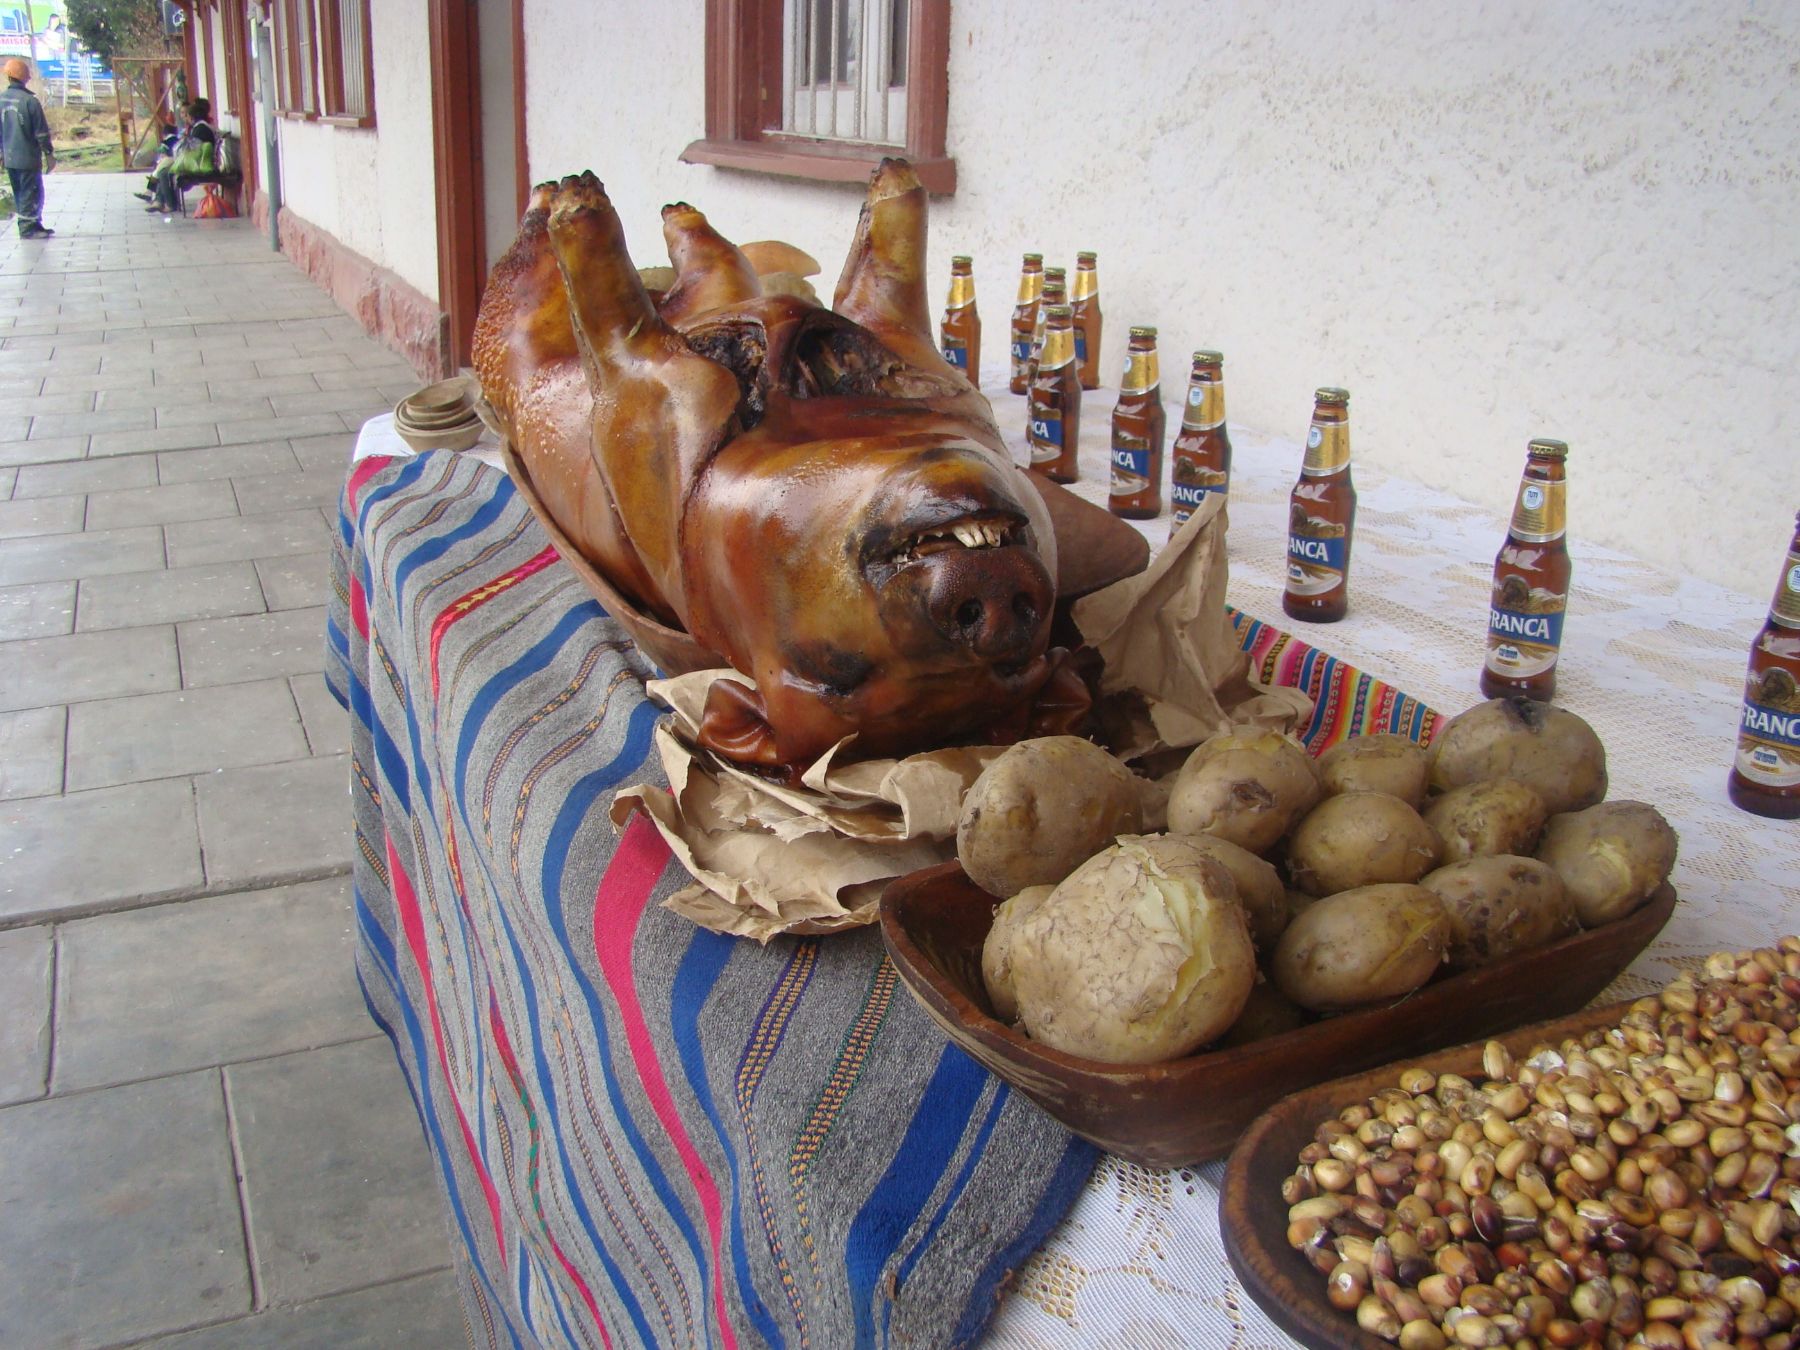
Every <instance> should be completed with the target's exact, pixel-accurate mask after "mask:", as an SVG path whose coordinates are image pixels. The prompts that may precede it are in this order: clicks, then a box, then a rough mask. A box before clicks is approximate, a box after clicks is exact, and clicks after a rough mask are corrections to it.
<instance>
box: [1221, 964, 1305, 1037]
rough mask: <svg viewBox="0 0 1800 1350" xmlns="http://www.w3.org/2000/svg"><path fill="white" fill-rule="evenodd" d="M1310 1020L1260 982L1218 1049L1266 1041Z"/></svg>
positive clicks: (1273, 990)
mask: <svg viewBox="0 0 1800 1350" xmlns="http://www.w3.org/2000/svg"><path fill="white" fill-rule="evenodd" d="M1310 1020H1311V1019H1310V1018H1309V1017H1308V1016H1307V1013H1306V1009H1304V1008H1302V1007H1300V1006H1299V1005H1297V1004H1295V1003H1293V1002H1292V1001H1291V1000H1289V999H1288V998H1287V997H1286V996H1285V995H1284V994H1282V992H1281V991H1280V990H1279V989H1277V988H1276V987H1275V986H1274V985H1272V984H1270V983H1269V982H1268V981H1266V980H1258V981H1257V982H1256V986H1255V987H1254V988H1253V989H1251V991H1250V998H1249V1000H1248V1001H1247V1002H1246V1003H1245V1004H1244V1011H1243V1012H1241V1013H1239V1014H1238V1020H1237V1021H1235V1022H1233V1023H1232V1024H1231V1030H1230V1031H1227V1032H1226V1033H1225V1034H1224V1035H1223V1036H1221V1037H1220V1038H1219V1048H1220V1049H1224V1048H1225V1047H1226V1046H1229V1045H1249V1044H1250V1043H1251V1042H1252V1041H1263V1040H1267V1039H1268V1038H1269V1037H1271V1036H1279V1035H1281V1033H1282V1032H1284V1031H1292V1030H1293V1029H1294V1028H1295V1027H1303V1026H1305V1025H1306V1024H1307V1022H1308V1021H1310Z"/></svg>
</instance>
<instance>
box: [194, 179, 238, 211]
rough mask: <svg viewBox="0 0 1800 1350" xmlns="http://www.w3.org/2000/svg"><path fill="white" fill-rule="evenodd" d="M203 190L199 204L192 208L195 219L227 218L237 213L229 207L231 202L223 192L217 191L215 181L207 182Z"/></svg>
mask: <svg viewBox="0 0 1800 1350" xmlns="http://www.w3.org/2000/svg"><path fill="white" fill-rule="evenodd" d="M203 190H204V192H205V195H204V196H203V197H201V199H200V205H198V206H196V207H195V208H194V217H195V219H197V220H228V219H231V218H232V217H234V216H236V215H237V212H236V211H234V210H232V209H231V203H230V202H228V201H226V200H225V196H224V194H223V193H221V192H220V191H219V185H218V184H217V183H207V184H206V185H205V187H204V189H203Z"/></svg>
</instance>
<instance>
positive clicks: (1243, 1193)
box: [1219, 887, 1668, 1350]
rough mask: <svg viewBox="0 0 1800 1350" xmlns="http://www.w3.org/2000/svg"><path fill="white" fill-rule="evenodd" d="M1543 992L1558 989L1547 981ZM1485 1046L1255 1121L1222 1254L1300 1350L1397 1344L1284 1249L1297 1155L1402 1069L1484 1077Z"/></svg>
mask: <svg viewBox="0 0 1800 1350" xmlns="http://www.w3.org/2000/svg"><path fill="white" fill-rule="evenodd" d="M1667 889H1668V888H1667V887H1664V890H1667ZM1652 903H1655V902H1654V901H1653V902H1652ZM1639 913H1640V914H1641V913H1643V911H1641V910H1640V911H1639ZM1627 922H1629V920H1628V921H1627ZM1600 931H1602V932H1604V931H1605V930H1604V929H1602V930H1600ZM1544 987H1545V988H1549V987H1551V986H1550V984H1549V981H1548V980H1546V981H1545V982H1544ZM1629 1006H1630V1004H1629V1002H1627V1003H1611V1004H1606V1005H1603V1006H1601V1007H1598V1008H1587V1009H1584V1010H1582V1011H1581V1012H1577V1013H1574V1014H1571V1015H1569V1016H1566V1017H1559V1018H1556V1019H1554V1020H1552V1021H1548V1022H1534V1023H1531V1024H1529V1025H1527V1026H1523V1027H1519V1028H1517V1029H1516V1030H1513V1031H1509V1032H1506V1033H1504V1034H1498V1035H1494V1036H1492V1037H1491V1039H1496V1040H1498V1041H1500V1042H1501V1044H1503V1045H1505V1046H1506V1048H1507V1049H1508V1050H1510V1051H1512V1053H1513V1055H1514V1056H1515V1057H1516V1058H1520V1059H1523V1058H1524V1056H1525V1055H1526V1053H1527V1052H1529V1051H1530V1050H1531V1048H1532V1047H1533V1046H1535V1045H1540V1044H1545V1043H1550V1044H1554V1043H1557V1042H1560V1041H1562V1040H1564V1039H1566V1038H1568V1037H1570V1036H1580V1035H1583V1034H1585V1033H1586V1032H1589V1031H1592V1030H1594V1029H1595V1028H1597V1027H1604V1026H1612V1025H1614V1024H1616V1023H1617V1022H1618V1020H1619V1018H1620V1017H1621V1016H1623V1014H1624V1011H1625V1009H1626V1008H1628V1007H1629ZM1488 1039H1490V1037H1489V1036H1482V1037H1481V1039H1478V1040H1474V1041H1471V1042H1470V1043H1469V1044H1467V1045H1460V1046H1458V1047H1456V1048H1455V1049H1453V1050H1443V1051H1439V1052H1438V1053H1436V1054H1431V1055H1423V1056H1415V1057H1410V1058H1402V1059H1398V1060H1396V1061H1394V1062H1393V1063H1390V1064H1387V1065H1385V1066H1383V1067H1382V1068H1379V1069H1375V1070H1372V1071H1370V1072H1366V1073H1359V1074H1355V1075H1353V1076H1351V1077H1348V1078H1338V1079H1334V1080H1332V1081H1331V1082H1327V1083H1321V1084H1318V1085H1316V1086H1313V1087H1309V1088H1306V1089H1305V1090H1303V1091H1300V1092H1296V1093H1294V1094H1293V1095H1292V1096H1290V1097H1285V1098H1283V1099H1282V1100H1281V1101H1280V1102H1279V1103H1277V1104H1276V1105H1275V1106H1273V1107H1271V1108H1269V1110H1267V1111H1265V1112H1263V1113H1262V1115H1260V1116H1258V1117H1257V1118H1256V1120H1255V1121H1254V1122H1253V1123H1252V1124H1251V1125H1250V1127H1249V1128H1248V1129H1247V1130H1246V1131H1245V1132H1244V1135H1243V1137H1242V1138H1241V1139H1239V1141H1238V1143H1237V1147H1236V1148H1234V1149H1232V1151H1231V1161H1230V1162H1229V1163H1227V1164H1226V1167H1225V1188H1224V1192H1223V1194H1222V1196H1221V1199H1220V1202H1219V1223H1220V1227H1221V1229H1222V1230H1223V1235H1224V1239H1225V1250H1226V1252H1227V1253H1229V1254H1230V1257H1231V1266H1232V1269H1233V1270H1235V1271H1236V1272H1237V1275H1238V1278H1239V1279H1240V1280H1242V1281H1243V1283H1244V1287H1245V1288H1246V1289H1248V1290H1249V1291H1250V1293H1251V1295H1252V1296H1253V1297H1254V1298H1255V1299H1256V1301H1257V1302H1258V1303H1259V1304H1261V1305H1262V1310H1263V1311H1264V1312H1265V1313H1267V1314H1268V1316H1269V1320H1270V1321H1272V1322H1274V1323H1275V1325H1276V1326H1278V1327H1280V1328H1281V1329H1282V1330H1283V1331H1285V1332H1287V1333H1288V1334H1289V1335H1290V1336H1292V1337H1294V1338H1295V1339H1296V1340H1298V1341H1299V1342H1300V1343H1301V1344H1302V1345H1307V1346H1312V1347H1314V1350H1326V1348H1327V1347H1329V1348H1330V1350H1391V1347H1392V1342H1390V1341H1384V1340H1382V1339H1381V1338H1380V1337H1379V1336H1374V1335H1371V1334H1370V1333H1369V1332H1366V1331H1364V1330H1362V1329H1361V1328H1360V1327H1358V1326H1357V1325H1356V1320H1355V1318H1354V1316H1353V1315H1351V1314H1346V1313H1341V1312H1339V1311H1337V1309H1335V1308H1333V1307H1332V1306H1331V1304H1330V1303H1328V1302H1327V1301H1326V1299H1325V1277H1324V1276H1322V1275H1320V1274H1318V1273H1316V1272H1315V1271H1314V1270H1313V1268H1312V1267H1311V1266H1309V1265H1307V1263H1306V1261H1305V1260H1304V1258H1302V1257H1301V1255H1300V1254H1299V1253H1298V1252H1296V1251H1294V1250H1293V1249H1292V1248H1290V1247H1289V1246H1288V1245H1287V1205H1286V1204H1284V1203H1283V1201H1282V1199H1281V1182H1282V1178H1284V1177H1286V1176H1288V1175H1289V1174H1290V1173H1291V1172H1292V1171H1293V1170H1294V1165H1295V1163H1296V1161H1297V1156H1296V1155H1298V1154H1299V1152H1300V1150H1301V1149H1302V1148H1304V1147H1306V1145H1307V1144H1309V1143H1311V1142H1312V1137H1313V1130H1314V1129H1315V1128H1316V1127H1317V1125H1318V1124H1319V1122H1320V1121H1322V1120H1324V1119H1326V1118H1327V1117H1329V1116H1335V1115H1336V1114H1337V1113H1338V1112H1339V1111H1341V1110H1342V1109H1343V1108H1344V1107H1346V1106H1350V1105H1352V1104H1354V1103H1358V1102H1361V1101H1362V1100H1364V1099H1365V1098H1366V1097H1368V1096H1369V1095H1370V1094H1372V1093H1374V1092H1376V1091H1378V1090H1380V1089H1381V1088H1385V1087H1391V1086H1393V1084H1394V1083H1395V1082H1396V1081H1397V1080H1398V1078H1399V1075H1400V1070H1401V1069H1403V1068H1406V1067H1407V1066H1409V1065H1413V1064H1423V1065H1424V1066H1425V1067H1426V1068H1428V1069H1430V1070H1432V1071H1433V1072H1434V1073H1460V1074H1462V1075H1464V1076H1465V1077H1471V1078H1474V1077H1479V1076H1480V1074H1481V1050H1482V1046H1483V1045H1484V1044H1485V1043H1486V1041H1487V1040H1488Z"/></svg>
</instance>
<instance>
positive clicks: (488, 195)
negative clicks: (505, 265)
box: [477, 0, 519, 266]
mask: <svg viewBox="0 0 1800 1350" xmlns="http://www.w3.org/2000/svg"><path fill="white" fill-rule="evenodd" d="M477 27H478V31H479V33H480V40H481V56H480V61H481V176H482V192H483V196H484V198H485V201H484V208H485V209H484V213H483V224H484V227H485V229H484V233H485V237H486V239H487V258H488V263H489V265H490V266H491V265H492V264H493V263H494V262H496V261H497V260H498V259H499V257H500V255H501V254H502V253H505V252H506V250H507V248H508V247H509V246H510V245H511V244H512V240H513V234H514V233H515V232H516V231H517V230H518V227H519V193H518V168H517V160H518V151H517V143H516V134H515V130H514V127H513V106H514V104H513V27H512V0H480V11H479V13H478V15H477Z"/></svg>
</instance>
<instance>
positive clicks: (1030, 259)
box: [1008, 253, 1044, 394]
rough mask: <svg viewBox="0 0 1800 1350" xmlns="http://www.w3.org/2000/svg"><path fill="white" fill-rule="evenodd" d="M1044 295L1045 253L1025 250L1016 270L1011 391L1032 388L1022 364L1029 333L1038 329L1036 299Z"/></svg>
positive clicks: (1028, 354)
mask: <svg viewBox="0 0 1800 1350" xmlns="http://www.w3.org/2000/svg"><path fill="white" fill-rule="evenodd" d="M1043 294H1044V255H1043V254H1041V253H1027V254H1026V255H1025V264H1024V267H1023V269H1022V270H1021V271H1020V272H1019V303H1018V304H1016V305H1014V306H1013V316H1012V381H1011V383H1010V384H1009V385H1008V388H1010V389H1011V390H1012V391H1013V393H1015V394H1023V393H1024V392H1025V391H1026V390H1027V389H1029V388H1030V387H1031V385H1030V383H1029V382H1028V381H1027V380H1026V378H1025V364H1026V362H1028V361H1029V360H1030V359H1031V336H1032V334H1033V333H1035V332H1036V331H1037V319H1038V302H1039V300H1040V299H1041V297H1042V296H1043Z"/></svg>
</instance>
